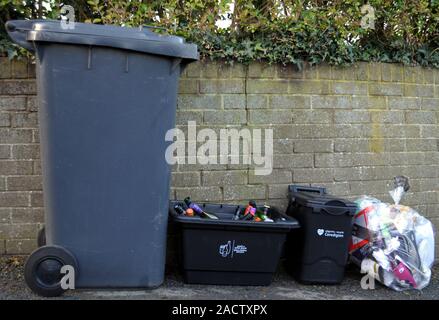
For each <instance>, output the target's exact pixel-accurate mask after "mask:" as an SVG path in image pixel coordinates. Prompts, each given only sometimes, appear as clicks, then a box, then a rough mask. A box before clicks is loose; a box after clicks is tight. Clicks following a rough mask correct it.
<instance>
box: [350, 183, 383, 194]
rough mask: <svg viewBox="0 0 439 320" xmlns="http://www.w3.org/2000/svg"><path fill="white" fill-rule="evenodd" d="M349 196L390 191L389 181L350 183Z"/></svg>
mask: <svg viewBox="0 0 439 320" xmlns="http://www.w3.org/2000/svg"><path fill="white" fill-rule="evenodd" d="M349 185H350V194H351V195H355V196H361V195H365V194H371V193H386V192H387V191H389V190H390V186H389V181H385V180H382V181H376V180H374V181H350V182H349Z"/></svg>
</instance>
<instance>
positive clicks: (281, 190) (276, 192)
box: [268, 184, 289, 199]
mask: <svg viewBox="0 0 439 320" xmlns="http://www.w3.org/2000/svg"><path fill="white" fill-rule="evenodd" d="M288 186H289V185H288V184H271V185H269V186H268V198H269V199H279V198H287V197H288Z"/></svg>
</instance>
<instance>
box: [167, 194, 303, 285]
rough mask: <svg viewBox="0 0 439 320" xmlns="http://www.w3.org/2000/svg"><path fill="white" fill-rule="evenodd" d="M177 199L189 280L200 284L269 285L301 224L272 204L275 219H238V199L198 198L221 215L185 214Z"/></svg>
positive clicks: (175, 220)
mask: <svg viewBox="0 0 439 320" xmlns="http://www.w3.org/2000/svg"><path fill="white" fill-rule="evenodd" d="M182 203H183V202H182V201H171V202H170V205H169V208H170V209H169V210H170V216H171V220H172V221H173V223H175V224H176V226H177V229H178V230H179V234H180V238H179V241H180V259H181V268H182V271H183V277H184V281H185V282H186V283H197V284H222V285H269V284H270V283H271V281H272V278H273V275H274V273H275V271H276V268H277V266H278V263H279V258H280V256H281V253H282V249H283V246H284V243H285V241H286V235H287V233H288V232H289V231H290V230H291V229H295V228H298V227H299V224H298V222H297V221H296V220H295V219H294V218H291V217H288V216H286V215H284V214H280V213H279V212H278V211H277V210H276V209H274V208H270V211H269V215H270V216H271V217H272V218H273V220H274V222H255V221H239V220H238V221H235V220H233V216H234V215H235V212H236V211H237V210H238V209H239V208H241V209H242V208H243V206H238V205H223V204H207V203H198V205H199V206H200V207H201V208H202V209H203V210H204V211H206V212H209V213H213V214H215V215H216V216H218V217H219V220H211V219H205V218H201V217H188V216H184V215H179V214H178V213H177V212H176V211H175V210H174V209H173V208H174V206H175V204H182Z"/></svg>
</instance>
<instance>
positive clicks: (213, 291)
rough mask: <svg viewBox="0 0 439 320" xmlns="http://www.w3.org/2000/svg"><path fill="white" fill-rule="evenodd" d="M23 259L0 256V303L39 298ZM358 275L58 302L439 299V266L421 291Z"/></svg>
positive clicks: (168, 287) (82, 294) (170, 281)
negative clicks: (363, 283)
mask: <svg viewBox="0 0 439 320" xmlns="http://www.w3.org/2000/svg"><path fill="white" fill-rule="evenodd" d="M24 261H25V258H24V257H11V256H3V257H0V300H4V299H41V298H40V297H38V296H36V295H34V294H33V293H32V292H31V291H30V290H29V289H28V288H27V287H26V284H25V283H24V279H23V265H24ZM361 277H362V275H361V274H360V273H359V271H358V269H357V268H356V267H355V266H349V267H348V269H347V271H346V277H345V280H344V281H343V283H342V284H341V285H332V286H323V285H302V284H299V283H297V282H296V281H294V280H293V279H292V278H291V276H289V275H288V274H287V273H286V272H285V271H284V270H283V269H282V268H280V270H279V272H278V273H277V275H276V276H275V278H274V281H273V283H272V284H271V285H270V286H268V287H241V286H215V285H189V284H184V283H183V281H182V279H181V277H180V276H179V275H178V273H177V272H170V271H168V272H167V276H166V280H165V282H164V284H163V285H162V286H161V287H159V288H157V289H145V290H87V289H81V290H74V291H69V292H67V293H66V294H64V296H62V297H60V298H59V299H69V300H72V299H74V300H76V299H92V300H95V299H159V300H165V299H182V300H199V299H208V300H225V299H227V300H231V299H236V300H247V299H255V300H262V299H307V300H308V299H310V300H316V299H317V300H332V299H343V300H362V299H372V300H383V299H404V300H407V299H411V300H415V299H416V300H418V299H428V300H431V299H434V300H439V266H436V267H435V268H434V269H433V276H432V279H431V282H430V285H429V286H428V287H427V288H425V289H424V290H422V291H416V290H412V291H404V292H395V291H392V290H390V289H387V288H386V287H384V286H382V285H380V284H379V283H376V286H375V289H374V290H362V289H361V287H360V280H361Z"/></svg>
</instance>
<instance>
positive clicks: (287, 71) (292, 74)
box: [277, 64, 304, 79]
mask: <svg viewBox="0 0 439 320" xmlns="http://www.w3.org/2000/svg"><path fill="white" fill-rule="evenodd" d="M277 76H278V77H279V78H291V79H302V78H303V77H304V76H303V69H302V70H299V68H298V67H297V66H296V65H294V64H288V65H285V66H284V65H282V64H280V65H278V66H277Z"/></svg>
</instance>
